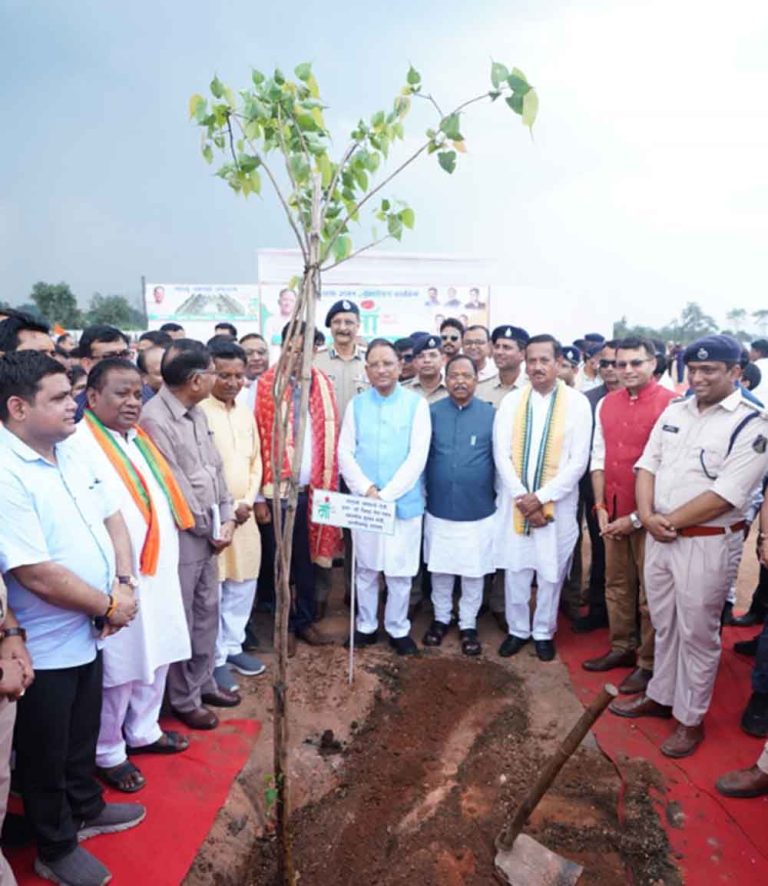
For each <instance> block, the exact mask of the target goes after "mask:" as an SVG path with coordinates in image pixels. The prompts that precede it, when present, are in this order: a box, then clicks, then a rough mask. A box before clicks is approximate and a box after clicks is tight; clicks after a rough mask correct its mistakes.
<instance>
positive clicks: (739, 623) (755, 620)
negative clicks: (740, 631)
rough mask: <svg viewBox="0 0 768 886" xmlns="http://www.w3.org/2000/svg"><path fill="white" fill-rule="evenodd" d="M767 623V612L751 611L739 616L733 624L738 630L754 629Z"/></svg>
mask: <svg viewBox="0 0 768 886" xmlns="http://www.w3.org/2000/svg"><path fill="white" fill-rule="evenodd" d="M764 621H765V611H764V610H762V609H761V610H759V611H756V610H754V609H749V610H748V611H747V612H745V613H744V615H737V616H735V617H734V619H733V621H732V622H731V624H732V625H734V627H737V628H752V627H754V626H755V625H761V624H763V622H764Z"/></svg>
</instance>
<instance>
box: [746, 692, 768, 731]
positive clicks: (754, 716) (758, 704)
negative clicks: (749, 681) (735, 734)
mask: <svg viewBox="0 0 768 886" xmlns="http://www.w3.org/2000/svg"><path fill="white" fill-rule="evenodd" d="M741 728H742V729H743V730H744V731H745V732H746V733H747V734H748V735H754V736H755V737H756V738H765V736H766V735H768V693H766V692H753V693H752V695H751V696H750V698H749V701H748V702H747V706H746V708H745V709H744V713H743V714H742V715H741Z"/></svg>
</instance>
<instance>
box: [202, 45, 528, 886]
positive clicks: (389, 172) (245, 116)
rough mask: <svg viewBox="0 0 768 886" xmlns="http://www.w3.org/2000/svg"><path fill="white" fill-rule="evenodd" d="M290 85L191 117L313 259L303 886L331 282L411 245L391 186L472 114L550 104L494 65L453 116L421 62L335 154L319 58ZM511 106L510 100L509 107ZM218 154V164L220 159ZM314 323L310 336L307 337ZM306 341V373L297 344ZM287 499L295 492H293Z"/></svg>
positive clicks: (277, 444) (277, 742)
mask: <svg viewBox="0 0 768 886" xmlns="http://www.w3.org/2000/svg"><path fill="white" fill-rule="evenodd" d="M294 75H295V78H296V79H289V78H288V77H286V76H285V74H284V73H283V72H282V71H281V70H280V69H275V70H274V71H273V73H272V74H271V75H270V76H267V75H265V74H263V73H262V72H261V71H257V70H253V71H252V72H251V83H250V84H249V85H248V86H247V87H246V88H244V89H241V90H240V91H238V92H237V93H235V92H234V91H233V90H232V89H231V88H230V87H229V86H227V85H226V84H224V83H222V81H221V80H220V79H219V78H218V77H214V78H213V80H212V81H211V84H210V95H209V96H208V97H207V98H206V97H203V96H202V95H200V94H195V95H193V96H192V97H191V98H190V100H189V114H190V117H191V118H192V119H193V120H194V121H195V122H196V124H197V125H198V126H199V127H200V128H201V135H202V153H203V157H204V158H205V160H206V161H207V162H208V163H210V164H212V163H214V162H217V164H218V166H217V169H216V175H217V176H219V177H220V178H221V179H223V180H224V181H225V182H226V183H227V184H228V185H229V187H231V188H232V190H233V191H235V192H236V193H238V194H242V195H243V196H244V197H248V196H250V195H251V194H257V195H259V194H261V193H262V190H263V188H264V186H265V184H266V185H267V186H268V189H269V190H270V191H271V192H272V194H273V196H274V198H275V199H276V200H277V201H278V203H279V205H280V207H281V208H282V211H283V214H284V216H285V220H286V222H287V224H288V226H289V228H290V230H291V231H292V233H293V236H294V237H295V239H296V243H297V246H298V248H299V251H300V253H301V259H302V273H301V276H300V278H296V279H294V280H293V281H291V285H292V287H294V288H297V290H298V292H297V295H298V297H297V299H296V305H295V308H294V310H293V314H292V316H291V319H290V321H289V331H288V336H287V339H286V342H285V346H284V347H283V350H282V353H281V356H280V359H279V361H278V364H277V368H276V372H275V376H274V385H273V391H272V393H273V396H274V398H275V403H276V404H281V403H282V402H283V398H284V396H285V393H286V387H287V386H288V385H289V384H291V383H292V382H291V376H292V375H298V376H300V382H299V383H300V386H301V399H300V405H299V412H298V415H299V427H298V428H297V429H296V433H295V441H296V445H295V449H294V452H293V458H292V463H291V468H292V472H291V478H290V480H289V482H288V489H287V502H286V506H285V507H284V508H281V489H280V486H281V484H280V483H279V478H280V468H281V466H282V465H283V460H284V457H285V451H286V438H287V432H288V428H287V425H286V422H287V413H286V414H285V415H283V413H282V411H281V410H280V409H279V408H277V409H276V410H275V419H274V422H273V427H272V434H271V440H270V461H271V468H272V476H273V478H274V480H275V483H274V497H273V502H272V505H273V507H272V515H273V521H274V528H275V542H276V555H275V589H276V597H277V606H276V615H275V649H276V651H277V667H276V671H275V679H274V685H273V692H274V768H275V789H276V798H275V813H276V832H277V839H278V844H279V845H278V867H279V871H278V874H279V881H280V882H282V883H285V884H293V883H294V868H293V860H292V853H291V835H290V830H289V815H290V798H289V790H288V788H289V785H288V766H287V747H288V718H287V712H288V682H287V658H288V655H287V641H288V616H289V612H290V606H291V593H290V562H291V549H292V543H293V526H294V521H295V514H296V502H297V498H298V477H299V468H300V466H301V458H302V449H303V445H304V425H305V422H306V412H307V403H308V396H309V385H310V380H311V375H310V369H311V361H312V349H313V338H314V330H315V309H316V304H317V300H318V298H319V296H320V286H321V275H322V273H323V272H324V271H329V270H331V269H332V268H335V267H337V266H338V265H340V264H341V263H342V262H345V261H348V260H349V259H350V258H353V257H354V256H356V255H360V254H361V253H362V252H365V251H366V250H368V249H371V248H373V247H375V246H378V245H380V244H382V243H384V242H385V241H386V240H390V239H391V240H400V239H401V238H402V236H403V234H404V232H405V231H406V230H407V229H410V228H413V226H414V222H415V215H414V211H413V209H412V208H411V207H410V206H408V205H407V204H406V203H405V202H403V201H402V200H399V199H395V197H394V196H393V195H392V194H390V193H389V191H388V186H389V185H390V184H391V183H392V181H393V180H394V179H395V178H396V177H397V176H399V175H400V173H402V172H403V171H404V170H405V169H407V168H408V167H409V166H411V164H413V163H414V162H415V161H416V160H418V159H419V158H420V157H422V155H424V156H426V157H429V156H434V158H435V159H436V161H437V163H438V164H439V165H440V168H441V169H443V170H444V171H445V172H446V173H452V172H453V171H454V169H455V168H456V164H457V162H458V161H459V158H460V155H461V154H463V153H465V152H466V150H467V148H466V142H465V138H464V123H465V115H466V112H467V109H468V108H470V107H471V106H472V105H474V104H477V103H479V102H499V104H500V105H502V106H506V107H508V108H509V109H511V111H512V112H514V114H516V115H517V116H519V117H520V119H521V120H522V123H523V124H524V125H525V126H527V127H528V128H529V129H530V128H531V127H532V126H533V123H534V120H535V119H536V114H537V111H538V97H537V94H536V91H535V90H534V88H533V87H532V86H531V85H530V83H529V82H528V80H527V78H526V77H525V75H524V74H523V73H522V71H520V70H519V69H518V68H507V67H506V66H505V65H503V64H500V63H498V62H493V63H492V65H491V77H490V80H491V83H490V86H491V88H490V89H488V90H485V91H483V92H480V93H479V94H477V95H475V96H473V97H470V98H468V99H466V100H465V101H462V102H460V103H459V104H457V105H456V106H455V107H453V108H449V109H447V110H443V108H442V107H441V105H440V104H438V101H437V99H436V98H435V96H434V95H433V94H432V93H431V92H427V91H426V90H425V89H424V87H423V84H422V79H421V75H420V74H419V72H418V71H417V70H416V69H415V68H414V67H413V66H411V67H410V68H409V70H408V73H407V75H406V78H405V84H404V85H403V87H402V88H401V89H400V91H399V93H398V94H397V95H396V96H395V98H394V100H393V102H392V105H391V107H390V108H389V109H385V110H379V111H376V112H375V113H374V114H372V115H371V116H370V117H368V118H361V119H360V120H359V121H358V123H357V125H356V126H355V128H354V129H353V130H352V132H351V133H350V136H349V139H348V141H347V142H346V146H345V147H344V149H343V150H342V151H341V152H340V153H339V154H336V155H334V154H333V144H334V143H333V140H332V138H331V133H330V131H329V130H328V128H327V126H326V122H325V111H326V108H327V106H326V104H325V102H324V101H323V98H322V96H321V94H320V88H319V86H318V83H317V80H316V79H315V75H314V73H313V71H312V67H311V65H310V64H308V63H302V64H300V65H297V67H296V68H295V69H294ZM418 100H420V101H424V102H426V103H427V104H428V106H429V109H430V111H431V112H432V115H433V119H434V122H433V124H432V126H431V127H429V128H427V129H426V131H425V132H424V134H423V136H422V137H421V138H420V139H419V140H418V143H417V146H416V147H415V148H414V149H413V150H412V151H411V152H410V153H407V152H406V155H405V157H404V158H401V159H398V161H397V162H396V163H393V164H391V165H392V166H393V167H394V168H389V167H388V163H387V161H388V159H389V155H390V151H391V150H392V148H393V147H394V146H395V145H396V144H397V143H398V142H402V141H403V140H404V138H405V125H404V121H405V119H406V117H407V116H408V113H409V111H410V110H411V108H412V105H413V102H414V101H418ZM499 100H501V101H499ZM216 158H218V160H216ZM368 221H373V223H374V225H375V226H376V227H378V228H379V230H378V232H377V231H376V230H374V234H373V236H371V237H370V238H369V239H366V240H365V241H363V242H362V244H355V242H354V241H353V236H352V232H353V230H357V229H359V228H361V227H362V226H363V223H364V222H368ZM302 328H303V329H305V333H304V334H303V335H302ZM302 338H303V345H302V349H303V350H302V357H301V361H300V364H299V365H300V371H299V372H298V373H297V371H296V367H295V358H294V356H292V355H295V353H296V347H297V346H298V342H299V340H301V339H302ZM283 494H285V493H283Z"/></svg>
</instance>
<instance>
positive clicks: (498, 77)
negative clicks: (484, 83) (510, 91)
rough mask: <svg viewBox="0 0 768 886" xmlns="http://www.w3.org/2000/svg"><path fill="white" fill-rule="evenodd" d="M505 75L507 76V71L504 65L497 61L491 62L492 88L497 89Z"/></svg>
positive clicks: (505, 77)
mask: <svg viewBox="0 0 768 886" xmlns="http://www.w3.org/2000/svg"><path fill="white" fill-rule="evenodd" d="M507 77H509V71H508V70H507V68H506V66H505V65H502V64H500V63H499V62H492V63H491V83H493V88H494V89H498V88H499V86H501V84H502V83H503V82H504V81H505V80H506V79H507Z"/></svg>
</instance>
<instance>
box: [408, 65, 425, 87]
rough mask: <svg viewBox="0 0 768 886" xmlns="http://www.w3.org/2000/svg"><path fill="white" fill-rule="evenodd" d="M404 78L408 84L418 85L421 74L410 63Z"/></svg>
mask: <svg viewBox="0 0 768 886" xmlns="http://www.w3.org/2000/svg"><path fill="white" fill-rule="evenodd" d="M405 79H406V82H407V83H408V85H409V86H418V85H419V83H421V74H420V73H419V72H418V71H417V70H416V68H414V66H413V65H411V66H410V68H408V75H407V77H406V78H405Z"/></svg>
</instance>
